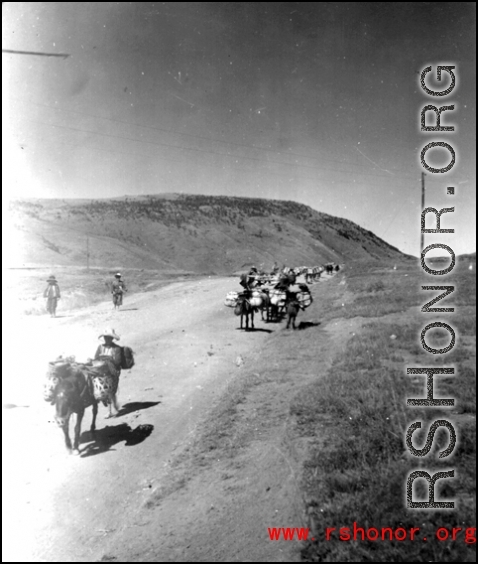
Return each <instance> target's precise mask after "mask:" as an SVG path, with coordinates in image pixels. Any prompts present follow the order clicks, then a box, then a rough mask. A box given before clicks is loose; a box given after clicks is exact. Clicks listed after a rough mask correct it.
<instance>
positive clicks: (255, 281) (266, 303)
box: [224, 270, 313, 330]
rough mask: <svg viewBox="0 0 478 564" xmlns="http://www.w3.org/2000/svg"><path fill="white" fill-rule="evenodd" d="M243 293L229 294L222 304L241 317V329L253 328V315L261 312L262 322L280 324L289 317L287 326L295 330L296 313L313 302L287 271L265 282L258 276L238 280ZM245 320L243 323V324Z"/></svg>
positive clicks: (306, 287) (294, 275)
mask: <svg viewBox="0 0 478 564" xmlns="http://www.w3.org/2000/svg"><path fill="white" fill-rule="evenodd" d="M241 285H243V287H244V291H242V292H229V293H228V294H227V295H226V299H225V302H224V304H225V305H226V306H228V307H232V308H234V313H235V314H236V315H237V316H240V317H241V324H240V328H241V329H243V328H244V329H246V330H249V329H254V313H258V312H259V311H260V312H261V319H262V321H265V322H272V321H280V320H281V319H282V318H283V316H284V315H286V314H287V316H288V323H287V327H290V324H291V323H292V327H293V328H294V329H295V319H296V317H297V314H298V312H299V310H304V309H305V308H307V307H308V306H309V305H310V304H311V303H312V301H313V300H312V295H311V293H310V290H309V288H308V286H307V285H306V284H298V285H297V284H296V273H295V272H294V271H292V270H291V271H290V272H288V273H287V274H285V273H282V274H279V275H277V276H274V277H273V278H272V279H271V280H268V281H267V282H265V281H264V280H261V279H260V277H259V276H250V275H249V278H248V279H247V281H246V280H245V275H243V276H242V277H241ZM244 318H245V321H244Z"/></svg>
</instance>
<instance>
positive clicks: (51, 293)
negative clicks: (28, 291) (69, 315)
mask: <svg viewBox="0 0 478 564" xmlns="http://www.w3.org/2000/svg"><path fill="white" fill-rule="evenodd" d="M47 282H48V286H47V287H46V288H45V291H44V292H43V297H44V298H46V310H47V312H48V313H49V314H50V317H56V308H57V306H58V300H59V299H60V298H61V294H60V286H59V285H58V282H57V279H56V278H55V276H53V274H51V275H50V277H49V278H48V280H47Z"/></svg>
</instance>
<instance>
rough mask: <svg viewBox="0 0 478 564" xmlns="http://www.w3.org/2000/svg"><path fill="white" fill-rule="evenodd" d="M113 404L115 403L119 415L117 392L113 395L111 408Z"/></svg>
mask: <svg viewBox="0 0 478 564" xmlns="http://www.w3.org/2000/svg"><path fill="white" fill-rule="evenodd" d="M111 404H113V407H114V408H115V411H116V415H118V412H119V404H118V398H117V397H116V394H114V395H113V396H112V397H111V403H110V408H111Z"/></svg>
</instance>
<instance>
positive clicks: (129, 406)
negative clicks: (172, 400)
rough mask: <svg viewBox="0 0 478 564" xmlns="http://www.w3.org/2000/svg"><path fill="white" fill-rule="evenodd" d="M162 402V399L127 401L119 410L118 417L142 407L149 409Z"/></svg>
mask: <svg viewBox="0 0 478 564" xmlns="http://www.w3.org/2000/svg"><path fill="white" fill-rule="evenodd" d="M158 403H161V402H160V401H132V402H131V403H125V404H124V405H123V406H122V407H121V409H120V410H119V411H118V414H117V415H116V417H121V416H122V415H128V413H133V411H140V410H141V409H148V408H149V407H154V406H155V405H158Z"/></svg>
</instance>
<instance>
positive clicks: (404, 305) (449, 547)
mask: <svg viewBox="0 0 478 564" xmlns="http://www.w3.org/2000/svg"><path fill="white" fill-rule="evenodd" d="M470 264H471V269H470ZM429 278H430V277H429V276H426V275H425V274H424V273H423V272H422V271H420V270H418V269H417V268H416V267H413V266H411V265H408V266H406V267H403V266H398V267H397V269H396V270H391V269H390V270H383V269H380V268H377V267H371V268H366V267H365V265H364V266H362V267H357V268H354V269H350V270H348V271H347V273H346V277H345V279H344V280H345V292H344V291H343V288H342V289H341V287H340V285H336V286H335V288H334V289H333V290H334V292H335V298H336V299H334V300H332V301H331V302H330V303H329V304H328V305H327V307H326V310H325V316H326V318H327V319H329V320H333V319H334V318H342V317H344V316H345V317H350V318H352V317H357V316H361V317H363V318H364V322H363V325H362V328H361V330H360V332H358V333H357V334H354V335H352V336H351V337H350V338H349V339H348V340H347V341H346V342H345V343H344V352H343V353H341V354H338V355H336V357H335V358H334V361H333V363H332V366H331V368H330V370H329V371H328V373H327V375H326V376H325V378H322V379H321V380H320V382H317V383H314V384H313V385H312V386H309V387H308V388H307V389H303V390H302V391H301V392H300V393H299V394H298V395H297V396H296V398H295V399H294V401H293V402H292V405H291V413H292V414H294V415H295V416H296V418H297V420H298V422H299V424H300V425H302V426H303V427H304V432H305V433H306V434H307V435H309V436H315V437H316V439H315V443H316V446H315V447H312V448H311V449H310V453H309V457H308V460H307V461H306V463H305V468H304V476H303V487H304V490H305V493H306V495H305V498H306V500H307V501H306V505H307V507H306V511H307V515H308V516H309V527H310V528H311V530H312V531H313V533H314V538H315V539H316V540H315V541H314V542H312V541H311V542H309V543H307V545H306V546H305V547H304V548H303V550H302V558H303V560H304V561H307V562H339V561H341V562H460V561H462V562H472V561H475V551H474V544H473V543H472V542H471V541H469V542H468V543H466V542H465V541H464V538H465V534H464V533H465V531H464V529H465V528H471V527H474V526H475V490H476V483H475V462H476V447H475V441H476V436H475V435H476V423H475V411H476V385H475V370H474V365H475V343H476V313H475V305H474V304H475V264H474V263H462V264H460V265H459V266H457V267H456V268H455V270H454V272H453V276H450V277H449V279H448V280H447V281H446V282H443V283H446V284H449V285H452V284H454V285H456V290H455V293H454V294H452V295H451V296H450V297H448V298H447V300H446V302H447V303H445V301H443V302H440V305H435V307H452V306H454V307H455V312H454V313H453V314H451V313H441V314H436V313H422V312H421V310H420V307H421V306H422V305H423V304H425V303H426V302H428V301H430V299H432V297H434V295H435V293H433V292H424V291H421V289H420V286H421V285H426V284H439V282H437V281H433V282H430V280H429ZM436 320H440V321H442V322H445V323H449V324H450V325H451V326H452V327H453V328H454V329H455V331H456V334H457V341H456V345H455V347H454V349H453V350H452V351H450V352H449V353H448V354H445V355H432V354H430V353H428V352H426V351H425V350H424V349H423V348H422V346H421V344H420V341H419V335H420V332H421V330H422V328H423V327H424V326H425V325H427V324H428V323H430V322H432V321H436ZM427 340H428V343H429V345H434V346H437V345H439V344H441V343H445V344H444V346H446V345H447V344H448V342H449V337H448V334H447V333H445V334H444V332H443V331H441V332H440V330H438V331H436V332H435V333H434V334H433V332H432V331H430V333H429V334H428V335H427ZM442 346H443V345H442ZM424 366H432V367H442V366H447V367H450V366H452V367H454V368H455V376H454V377H453V376H451V377H448V376H447V377H445V376H438V377H435V396H438V397H450V398H455V406H454V407H448V408H440V409H438V408H416V407H415V408H412V407H407V405H406V399H407V398H414V397H415V398H422V397H424V396H425V395H426V384H425V377H424V376H407V374H406V368H407V367H424ZM437 419H446V420H448V421H450V422H451V423H452V424H453V425H454V427H455V429H456V433H457V443H456V446H455V449H454V451H453V453H452V455H451V456H450V457H449V458H446V459H444V460H438V456H437V455H438V452H439V451H440V450H443V449H444V448H446V446H447V445H448V443H449V441H448V432H447V431H444V430H443V429H441V430H439V431H438V432H437V434H436V435H435V441H434V445H433V448H432V451H431V452H430V453H429V454H428V456H427V457H426V458H417V457H413V456H411V455H410V454H409V453H408V450H407V448H406V446H405V434H406V430H407V428H408V427H409V425H410V424H411V423H413V422H415V421H422V429H421V430H420V431H416V432H415V435H414V444H415V447H416V448H420V447H421V446H422V445H423V444H424V443H425V438H426V433H427V431H428V428H429V426H430V424H431V423H432V422H433V421H435V420H437ZM418 445H420V446H418ZM416 469H424V470H428V471H429V472H430V473H431V474H433V473H434V472H437V471H446V470H449V469H455V479H453V480H439V481H438V482H437V486H436V499H437V500H445V499H455V500H456V508H455V509H454V510H422V509H418V510H417V509H413V510H412V509H406V507H405V506H406V498H405V483H406V477H407V476H408V475H409V474H410V473H411V472H412V471H414V470H416ZM421 482H423V483H421ZM420 496H421V499H422V500H425V499H426V492H425V487H424V481H423V480H419V481H418V485H417V487H416V489H415V493H414V499H415V500H417V499H418V498H419V497H420ZM354 522H356V523H357V526H360V527H363V528H365V529H367V528H369V527H375V528H378V529H379V531H380V529H381V528H382V527H391V528H394V529H395V528H398V527H403V528H404V529H406V530H407V531H408V530H409V529H410V528H411V527H419V528H420V531H419V533H418V536H416V540H415V541H413V542H411V541H405V542H399V541H397V540H393V541H390V540H377V541H372V540H367V539H365V540H364V541H362V540H356V541H353V540H350V541H346V540H344V541H340V540H339V539H338V530H339V528H340V527H350V528H351V527H352V526H353V523H354ZM327 527H335V528H336V531H335V536H334V533H332V534H331V536H330V540H326V536H325V531H326V528H327ZM440 527H445V528H446V529H447V530H448V531H451V529H452V528H453V527H461V529H462V530H461V531H460V532H459V533H458V536H457V539H456V540H455V541H453V540H451V538H450V539H449V540H445V541H439V540H437V539H436V538H435V532H436V531H437V530H438V529H439V528H440ZM474 532H475V531H473V532H472V534H473V536H474ZM443 534H445V533H443ZM470 534H471V532H470ZM372 536H373V535H372ZM358 538H359V539H360V536H359V537H358ZM387 538H388V537H387ZM424 538H427V541H426V542H425V541H424V540H423V539H424ZM379 539H380V537H379Z"/></svg>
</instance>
